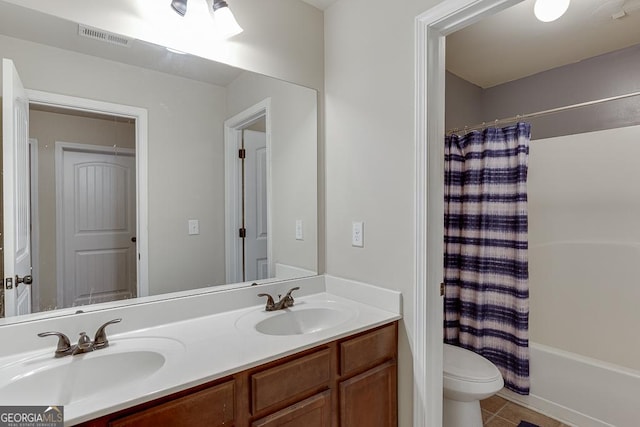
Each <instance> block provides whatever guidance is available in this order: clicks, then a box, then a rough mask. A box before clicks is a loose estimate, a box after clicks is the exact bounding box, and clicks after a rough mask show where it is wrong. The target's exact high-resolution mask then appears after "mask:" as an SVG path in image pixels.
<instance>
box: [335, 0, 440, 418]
mask: <svg viewBox="0 0 640 427" xmlns="http://www.w3.org/2000/svg"><path fill="white" fill-rule="evenodd" d="M436 3H438V1H437V0H405V1H402V2H392V3H390V2H388V1H384V0H339V1H338V2H337V3H336V4H334V5H333V6H331V7H330V8H329V9H328V10H326V11H325V40H326V44H325V52H326V54H325V92H326V171H327V173H326V175H327V176H326V192H327V202H326V203H327V233H326V238H327V272H328V273H329V274H332V275H336V276H341V277H346V278H350V279H355V280H361V281H364V282H368V283H372V284H374V285H378V286H382V287H386V288H391V289H395V290H399V291H401V292H402V294H403V301H404V303H403V310H404V319H403V322H402V327H401V330H400V335H401V336H400V368H399V405H400V407H399V421H400V426H410V425H412V400H413V398H412V392H413V380H412V370H411V367H412V359H411V357H412V356H411V342H412V333H413V331H412V329H413V328H412V325H413V302H414V301H413V282H414V277H413V275H414V250H413V249H414V231H415V230H414V203H413V197H414V170H415V167H414V163H415V159H414V130H415V126H414V97H415V88H414V28H415V17H416V16H417V15H419V14H420V13H422V12H424V11H426V10H428V9H429V8H430V7H432V6H434V5H435V4H436ZM354 220H362V221H364V222H365V227H364V230H365V233H364V243H365V245H364V248H354V247H352V246H351V222H352V221H354Z"/></svg>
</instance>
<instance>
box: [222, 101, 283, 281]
mask: <svg viewBox="0 0 640 427" xmlns="http://www.w3.org/2000/svg"><path fill="white" fill-rule="evenodd" d="M261 117H264V119H265V124H266V127H265V128H266V132H265V133H266V140H267V262H268V270H269V277H273V276H274V274H275V267H274V260H273V238H272V231H273V226H272V224H273V215H272V213H273V212H272V204H273V197H272V194H273V193H272V183H273V180H272V176H271V98H266V99H265V100H263V101H261V102H259V103H257V104H255V105H253V106H252V107H249V108H247V109H246V110H244V111H242V112H241V113H238V114H236V115H235V116H233V117H231V118H229V119H227V120H225V121H224V166H225V167H224V183H225V186H224V187H225V191H224V206H225V215H224V228H225V231H224V233H225V275H226V283H240V282H242V281H243V280H242V273H241V272H240V270H239V266H241V265H242V261H241V260H242V246H241V245H240V241H239V239H238V238H237V233H238V229H240V227H241V221H240V217H241V214H240V212H241V201H240V198H239V196H238V195H239V194H240V186H241V177H240V174H241V171H240V166H239V164H238V150H239V149H240V148H241V147H242V130H243V129H244V128H246V127H247V126H248V125H250V124H251V123H253V122H255V121H256V120H257V119H259V118H261Z"/></svg>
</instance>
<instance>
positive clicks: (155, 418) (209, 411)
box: [109, 381, 235, 427]
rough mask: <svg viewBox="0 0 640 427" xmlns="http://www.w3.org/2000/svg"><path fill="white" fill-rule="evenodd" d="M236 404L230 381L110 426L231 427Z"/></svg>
mask: <svg viewBox="0 0 640 427" xmlns="http://www.w3.org/2000/svg"><path fill="white" fill-rule="evenodd" d="M234 401H235V386H234V382H233V381H229V382H227V383H224V384H220V385H218V386H214V387H211V388H207V389H204V390H201V391H198V392H196V393H193V394H190V395H187V396H184V397H181V398H178V399H176V400H173V401H171V402H167V403H163V404H160V405H157V406H154V407H152V408H149V409H147V410H144V411H141V412H138V413H135V414H133V415H129V416H126V417H124V418H120V419H118V420H114V421H111V422H110V423H109V427H129V426H131V427H133V426H135V427H146V426H148V427H158V426H171V427H180V426H185V427H187V426H188V427H192V426H209V427H217V426H230V425H233V421H234V415H235V414H234V412H235V409H234Z"/></svg>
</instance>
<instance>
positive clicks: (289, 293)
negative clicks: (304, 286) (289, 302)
mask: <svg viewBox="0 0 640 427" xmlns="http://www.w3.org/2000/svg"><path fill="white" fill-rule="evenodd" d="M298 290H300V286H296V287H295V288H291V289H289V292H287V295H286V296H288V297H290V296H291V292H293V291H298Z"/></svg>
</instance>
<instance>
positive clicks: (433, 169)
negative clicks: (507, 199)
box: [413, 0, 522, 427]
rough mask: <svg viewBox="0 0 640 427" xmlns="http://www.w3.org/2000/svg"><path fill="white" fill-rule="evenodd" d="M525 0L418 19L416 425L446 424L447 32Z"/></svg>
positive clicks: (489, 2) (443, 7)
mask: <svg viewBox="0 0 640 427" xmlns="http://www.w3.org/2000/svg"><path fill="white" fill-rule="evenodd" d="M521 1H522V0H448V1H442V2H440V3H439V4H437V5H436V6H434V7H433V8H431V9H429V10H427V11H426V12H424V13H422V14H421V15H419V16H417V17H416V19H415V43H414V46H415V74H414V76H415V134H414V135H415V159H416V160H415V179H416V181H415V187H414V188H415V196H414V203H415V215H414V221H415V223H414V227H415V242H414V244H415V246H414V254H415V263H414V265H415V269H414V297H415V298H414V303H413V304H414V319H413V321H414V323H413V330H414V339H413V377H414V378H413V379H414V393H413V396H414V397H413V399H414V401H413V425H414V426H415V427H421V426H439V425H442V364H443V354H442V353H443V343H442V340H443V331H442V325H443V300H442V297H441V296H440V283H441V282H442V280H443V265H442V264H443V261H442V260H443V255H444V248H443V236H444V225H443V220H442V218H443V215H444V164H443V163H444V160H443V159H444V144H443V139H444V135H445V127H444V117H445V108H444V105H445V38H446V36H447V35H449V34H451V33H453V32H455V31H458V30H461V29H462V28H464V27H466V26H468V25H471V24H473V23H475V22H477V21H479V20H481V19H482V18H485V17H487V16H491V15H494V14H495V13H497V12H499V11H501V10H504V9H506V8H508V7H511V6H513V5H515V4H518V3H520V2H521Z"/></svg>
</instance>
